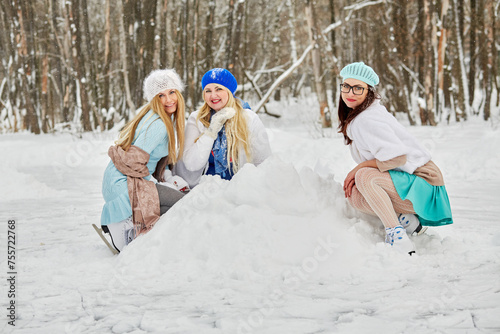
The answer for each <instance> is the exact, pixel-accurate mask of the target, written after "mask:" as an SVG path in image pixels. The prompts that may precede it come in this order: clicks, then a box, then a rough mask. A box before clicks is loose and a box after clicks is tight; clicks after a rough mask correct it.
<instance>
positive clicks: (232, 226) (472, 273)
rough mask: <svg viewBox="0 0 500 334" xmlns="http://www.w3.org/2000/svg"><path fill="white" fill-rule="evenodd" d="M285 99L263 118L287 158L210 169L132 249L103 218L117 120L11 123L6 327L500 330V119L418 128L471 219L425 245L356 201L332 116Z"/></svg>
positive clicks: (6, 141)
mask: <svg viewBox="0 0 500 334" xmlns="http://www.w3.org/2000/svg"><path fill="white" fill-rule="evenodd" d="M283 109H285V110H286V111H283V114H284V117H283V118H282V119H280V120H276V119H272V118H268V117H265V116H263V119H264V121H265V123H266V125H267V126H268V129H269V135H270V138H271V145H272V148H273V152H274V155H273V157H271V158H270V159H269V160H268V161H266V162H265V163H263V164H262V165H261V166H259V167H258V168H256V167H254V166H250V165H247V166H245V167H244V168H243V169H242V170H241V171H240V172H239V173H238V174H237V175H236V176H235V178H234V179H233V180H232V181H231V182H227V181H222V180H220V179H217V178H212V177H206V178H205V179H204V180H203V182H202V183H201V184H200V185H199V186H198V187H196V188H195V189H193V190H192V192H191V193H189V194H188V195H187V196H185V197H184V198H183V199H182V200H181V201H180V202H179V203H178V204H176V206H175V207H174V208H173V209H172V210H170V211H169V212H168V213H167V214H165V215H164V216H162V218H161V219H160V221H159V222H158V224H157V225H156V226H155V228H154V229H153V231H152V232H150V233H149V234H147V235H145V236H142V237H140V238H138V239H136V240H135V241H134V242H133V243H132V244H130V245H129V246H128V247H127V248H126V249H125V250H124V251H123V252H122V253H121V254H120V255H118V256H113V255H112V254H111V252H110V251H109V249H108V248H107V247H106V246H105V245H104V244H103V243H102V241H101V240H100V239H99V237H98V235H97V234H96V233H95V232H94V230H93V229H92V227H91V224H92V223H96V224H99V218H100V213H101V208H102V205H103V199H102V197H101V180H102V173H103V171H104V169H105V167H106V165H107V163H108V161H109V160H108V159H109V158H108V157H107V149H108V147H109V146H110V145H111V144H112V143H113V140H114V139H115V137H116V131H111V132H107V133H103V134H84V135H83V136H81V137H80V136H78V135H75V134H55V135H41V136H35V135H31V134H16V135H10V134H6V135H0V150H1V152H2V155H3V159H2V163H1V164H0V183H1V187H0V198H1V200H0V209H1V213H2V220H3V227H2V228H0V239H1V245H3V246H2V249H3V252H4V255H3V256H2V257H1V258H0V267H1V268H2V271H1V275H2V276H1V277H2V282H3V283H2V284H1V289H2V290H1V291H0V295H1V296H2V297H1V300H2V303H1V305H2V309H3V310H4V311H3V312H4V315H2V318H3V321H2V322H1V324H0V331H1V332H2V333H5V332H11V331H13V330H14V332H16V333H273V334H275V333H287V334H293V333H494V332H500V317H499V315H500V279H499V277H500V218H499V217H500V205H499V204H498V203H499V202H500V169H499V167H498V166H499V165H500V149H499V147H500V129H499V128H498V127H497V126H495V125H494V124H492V123H491V122H488V123H486V122H482V121H476V120H470V121H468V122H466V123H464V124H452V125H444V124H443V125H440V126H438V127H437V128H430V127H412V128H408V130H409V131H411V132H412V133H413V134H414V135H415V136H417V137H418V138H419V139H420V140H421V142H423V143H424V144H425V146H426V147H427V148H428V149H429V151H430V152H431V153H432V155H433V160H434V161H435V162H436V163H437V164H438V166H440V167H441V169H442V171H443V174H444V176H445V181H446V184H447V189H448V193H449V196H450V201H451V204H452V210H453V214H454V220H455V224H453V225H452V226H446V227H439V228H429V230H428V231H427V233H426V234H425V235H422V236H419V237H414V238H413V240H414V242H415V244H416V247H417V255H415V256H412V257H409V256H405V255H402V254H397V253H395V252H393V251H391V249H390V248H388V247H386V246H385V244H384V243H383V239H384V232H383V229H382V225H381V223H380V222H379V221H378V220H377V219H376V218H373V217H368V216H364V215H361V214H358V213H356V212H354V211H353V210H352V209H351V208H350V207H349V206H348V205H347V204H346V201H345V199H344V195H343V192H342V188H341V184H342V181H343V177H344V176H345V175H346V173H347V172H348V171H349V170H350V169H351V168H352V167H354V162H353V161H352V159H351V157H350V154H349V152H348V148H347V147H345V146H344V145H343V143H342V139H341V138H340V137H339V135H337V134H336V133H335V131H334V130H326V131H323V132H322V131H321V130H320V129H317V127H316V126H314V116H310V113H311V111H309V110H310V108H306V107H304V106H299V105H285V106H284V107H283ZM308 115H309V116H308ZM8 220H15V227H16V229H15V233H16V234H15V236H16V260H15V265H16V268H15V270H16V272H17V276H16V282H15V293H16V296H15V302H16V304H15V306H16V315H17V319H16V322H15V325H16V326H15V328H14V327H12V326H11V325H9V324H8V321H9V318H8V317H7V316H8V314H9V310H7V307H9V304H8V303H9V302H10V300H12V298H10V297H9V298H7V296H8V290H9V289H10V285H9V284H8V281H7V279H8V278H9V275H8V274H7V273H8V272H10V271H11V270H9V269H8V267H7V250H6V249H7V246H6V245H7V240H8V235H7V232H8V224H7V222H8Z"/></svg>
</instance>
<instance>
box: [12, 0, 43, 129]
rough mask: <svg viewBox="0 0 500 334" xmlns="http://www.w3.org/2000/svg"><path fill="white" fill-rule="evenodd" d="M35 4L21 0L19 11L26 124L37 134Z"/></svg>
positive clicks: (38, 127)
mask: <svg viewBox="0 0 500 334" xmlns="http://www.w3.org/2000/svg"><path fill="white" fill-rule="evenodd" d="M32 6H33V4H32V2H31V1H29V0H19V2H18V7H17V9H18V11H19V12H20V14H21V15H20V16H19V28H20V37H21V41H20V43H19V44H18V45H19V46H18V54H19V59H20V64H21V66H22V73H21V81H22V84H21V85H22V91H23V98H24V100H25V107H26V116H25V121H24V123H25V125H26V128H27V129H28V130H30V131H31V132H33V133H35V134H39V133H40V124H39V119H38V113H37V111H36V107H35V106H36V105H37V104H38V103H37V102H38V101H37V96H36V92H37V89H36V75H35V73H36V65H35V64H36V50H35V49H34V48H35V47H36V41H35V31H34V30H35V27H34V24H35V22H34V16H33V7H32Z"/></svg>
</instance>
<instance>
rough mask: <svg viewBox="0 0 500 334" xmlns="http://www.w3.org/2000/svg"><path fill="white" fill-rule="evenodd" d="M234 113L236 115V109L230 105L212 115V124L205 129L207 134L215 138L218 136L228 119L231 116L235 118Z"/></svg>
mask: <svg viewBox="0 0 500 334" xmlns="http://www.w3.org/2000/svg"><path fill="white" fill-rule="evenodd" d="M234 115H236V110H234V109H233V108H229V107H226V108H223V109H221V110H219V111H217V112H216V113H215V114H214V115H213V116H212V120H211V121H210V126H209V127H208V129H207V131H205V134H207V135H209V136H210V137H212V138H213V139H215V138H217V134H218V133H219V131H220V129H222V127H223V126H224V124H225V123H226V121H227V120H228V119H230V118H233V117H234Z"/></svg>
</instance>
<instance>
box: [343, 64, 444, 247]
mask: <svg viewBox="0 0 500 334" xmlns="http://www.w3.org/2000/svg"><path fill="white" fill-rule="evenodd" d="M340 76H341V77H342V80H343V82H342V84H341V85H340V91H341V93H340V99H339V109H338V117H339V123H340V124H339V127H338V129H339V133H342V134H343V136H344V142H345V144H346V145H348V146H349V149H350V151H351V156H352V157H353V159H354V161H355V162H356V163H357V164H358V165H357V166H356V167H355V168H354V169H353V170H351V171H350V172H349V173H348V174H347V176H346V178H345V181H344V192H345V196H346V197H347V198H348V200H349V203H350V204H351V205H352V206H353V207H354V208H356V209H358V210H360V211H362V212H364V213H367V214H371V215H376V216H378V217H379V218H380V220H381V221H382V223H383V224H384V227H385V230H386V243H388V244H390V245H391V246H392V247H393V248H394V249H396V250H398V251H401V252H403V253H409V254H410V255H411V254H412V253H414V252H415V247H414V245H413V243H412V241H411V240H410V238H408V235H407V234H410V235H411V234H421V233H423V232H424V231H425V230H426V229H427V228H426V227H422V226H440V225H446V224H452V223H453V220H452V215H451V208H450V203H449V200H448V194H447V192H446V188H445V186H444V181H443V176H442V174H441V171H440V170H439V168H438V167H437V166H436V164H434V162H432V160H431V156H430V154H429V153H428V152H427V151H426V150H425V149H424V148H423V147H422V145H420V144H419V143H418V142H417V140H416V139H415V137H413V136H412V135H411V134H410V133H408V131H406V129H405V128H404V127H403V126H402V125H401V124H400V123H399V122H398V121H397V120H396V118H395V117H394V116H392V115H391V114H390V113H389V112H388V111H387V109H386V108H385V107H384V106H382V105H381V104H380V102H379V100H380V96H379V95H378V94H377V93H376V91H375V88H374V87H375V86H376V85H377V84H378V83H379V77H378V76H377V74H376V73H375V71H374V70H373V69H372V68H371V67H369V66H367V65H365V64H364V63H363V62H358V63H352V64H349V65H347V66H345V67H344V68H343V69H342V71H341V72H340ZM405 229H406V230H405Z"/></svg>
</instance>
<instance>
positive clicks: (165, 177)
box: [163, 169, 172, 181]
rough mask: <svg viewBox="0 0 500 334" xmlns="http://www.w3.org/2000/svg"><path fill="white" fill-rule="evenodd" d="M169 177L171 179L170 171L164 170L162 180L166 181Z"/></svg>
mask: <svg viewBox="0 0 500 334" xmlns="http://www.w3.org/2000/svg"><path fill="white" fill-rule="evenodd" d="M171 177H172V171H171V170H170V169H165V171H164V172H163V179H164V180H165V181H167V180H168V179H169V178H171Z"/></svg>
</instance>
